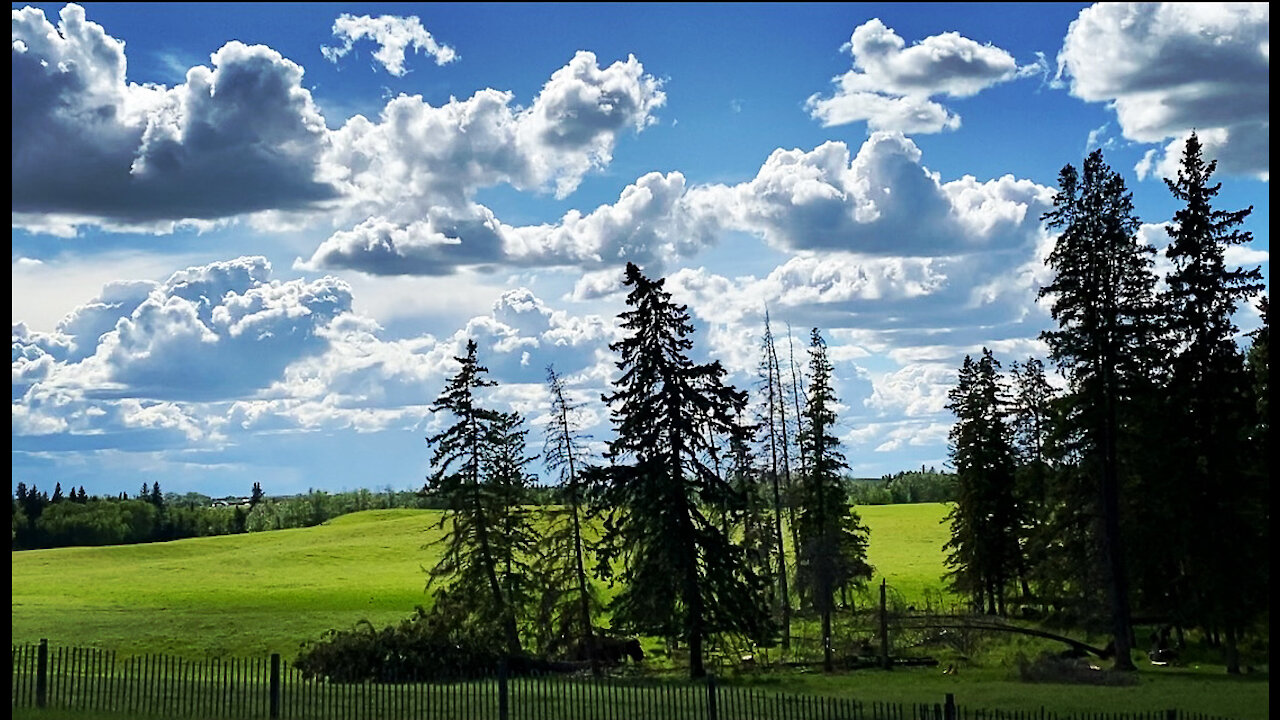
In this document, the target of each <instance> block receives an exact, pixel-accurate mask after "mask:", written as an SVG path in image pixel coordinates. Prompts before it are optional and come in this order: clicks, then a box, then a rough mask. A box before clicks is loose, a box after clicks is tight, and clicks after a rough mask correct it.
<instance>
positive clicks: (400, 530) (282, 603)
mask: <svg viewBox="0 0 1280 720" xmlns="http://www.w3.org/2000/svg"><path fill="white" fill-rule="evenodd" d="M858 510H859V512H860V513H861V515H862V517H863V520H864V521H865V522H866V523H867V525H868V526H869V527H870V528H871V545H870V560H871V562H872V564H873V565H874V566H875V567H876V581H877V583H878V581H879V579H880V577H885V578H887V580H888V583H889V584H890V585H891V586H892V587H893V588H894V589H895V590H896V591H898V592H900V593H901V594H902V596H903V597H904V599H906V600H907V601H909V602H914V601H918V600H920V599H921V598H922V597H923V595H924V593H925V592H926V591H929V590H932V591H937V590H939V589H940V588H941V580H940V577H941V574H942V571H943V565H942V559H943V555H942V544H943V543H944V542H945V540H946V538H947V528H946V526H945V525H944V524H943V523H942V520H943V517H944V516H945V514H946V506H944V505H940V504H920V505H886V506H863V507H859V508H858ZM438 517H439V516H438V515H437V513H436V512H434V511H425V510H376V511H368V512H362V513H356V514H353V515H347V516H343V517H340V518H336V519H334V520H332V521H331V522H329V523H326V524H325V525H322V526H319V527H314V528H305V529H297V530H281V531H275V532H264V533H252V534H247V535H234V536H224V537H212V538H195V539H189V540H180V541H176V542H169V543H156V544H150V545H130V546H119V547H105V548H60V549H54V550H31V551H24V552H14V553H12V579H13V606H12V620H13V622H12V632H13V640H14V642H15V643H33V642H36V641H38V640H39V639H40V638H47V639H48V640H49V641H50V642H51V643H53V644H55V645H76V646H93V647H99V648H106V649H114V650H116V651H118V652H120V653H125V654H128V653H147V652H149V653H166V654H173V655H181V656H185V657H189V658H202V657H205V656H208V655H215V656H232V657H252V656H263V655H266V654H269V653H272V652H279V653H281V654H282V655H284V656H285V657H286V658H292V657H293V656H294V655H295V653H296V651H297V649H298V646H299V644H300V643H301V642H302V641H304V640H311V639H317V638H319V637H320V635H321V633H323V632H324V631H325V630H328V629H330V628H350V627H351V626H352V625H353V624H354V623H355V622H356V621H357V620H360V619H368V620H369V621H371V622H372V623H374V624H375V625H378V626H381V625H383V624H387V623H391V622H395V621H398V620H400V619H403V618H404V617H406V616H407V615H408V614H409V613H410V612H411V611H412V609H413V607H414V606H415V605H418V604H423V605H429V604H430V599H429V596H428V595H426V594H425V592H424V586H425V577H426V576H425V573H424V571H423V568H424V567H429V566H431V565H432V564H433V563H434V561H435V554H434V552H433V551H430V550H424V549H422V546H423V545H424V544H426V543H428V542H430V541H432V540H435V539H436V538H437V537H438V536H439V533H438V531H436V530H434V523H435V520H436V519H437V518H438ZM1039 647H1041V646H1039V645H1035V644H1034V643H1029V644H1028V645H1027V649H1028V650H1029V651H1031V650H1035V649H1038V648H1039ZM726 681H727V682H740V683H746V684H752V685H763V686H765V687H774V686H776V687H777V689H780V690H784V689H785V690H787V691H796V692H813V693H821V694H824V695H836V696H842V697H856V698H858V699H860V700H863V701H877V700H878V701H893V702H917V701H926V700H927V701H930V702H935V701H940V699H941V698H942V696H943V695H944V694H945V693H946V692H954V693H955V694H956V697H957V700H958V701H959V702H961V703H962V704H963V705H966V706H969V707H986V708H992V709H995V708H1000V709H1036V708H1039V707H1040V705H1041V704H1042V703H1044V704H1047V705H1049V706H1050V707H1051V708H1057V709H1059V710H1060V711H1061V710H1064V709H1076V710H1081V711H1083V710H1092V709H1105V710H1112V711H1122V710H1130V711H1133V710H1142V711H1147V710H1154V709H1159V708H1166V707H1179V708H1182V709H1184V710H1188V711H1196V712H1204V713H1214V714H1218V715H1223V716H1228V717H1237V718H1245V719H1251V718H1264V717H1267V706H1268V685H1267V682H1266V677H1265V674H1264V675H1254V676H1246V677H1242V678H1229V677H1226V676H1225V674H1223V672H1222V668H1221V667H1220V666H1218V667H1213V666H1204V667H1197V668H1182V669H1178V670H1167V669H1154V668H1150V667H1149V666H1146V667H1144V669H1143V672H1142V673H1141V682H1140V683H1139V684H1138V685H1137V686H1133V687H1123V688H1115V687H1081V686H1068V685H1028V684H1025V683H1021V682H1019V681H1016V680H1014V679H1012V678H1011V676H1010V671H1009V670H1008V669H1006V668H1003V667H998V666H997V663H992V664H990V666H986V667H983V666H981V663H979V666H976V667H972V668H966V669H965V670H964V671H962V672H961V673H960V674H959V675H954V676H943V675H941V674H940V672H939V671H938V670H937V669H936V668H934V669H928V668H925V669H918V670H905V669H900V670H896V671H894V672H889V673H885V672H881V671H861V672H856V673H849V674H841V675H838V676H834V677H824V676H821V675H818V674H789V675H779V674H774V675H763V676H758V677H745V676H744V677H741V678H726Z"/></svg>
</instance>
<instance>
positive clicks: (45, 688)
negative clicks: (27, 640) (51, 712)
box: [36, 638, 49, 707]
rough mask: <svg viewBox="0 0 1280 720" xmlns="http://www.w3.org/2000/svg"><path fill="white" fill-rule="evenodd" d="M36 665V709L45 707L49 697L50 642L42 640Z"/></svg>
mask: <svg viewBox="0 0 1280 720" xmlns="http://www.w3.org/2000/svg"><path fill="white" fill-rule="evenodd" d="M37 660H38V664H37V665H36V707H44V705H45V702H46V701H47V700H48V696H49V641H48V640H46V639H44V638H40V656H39V657H38V658H37Z"/></svg>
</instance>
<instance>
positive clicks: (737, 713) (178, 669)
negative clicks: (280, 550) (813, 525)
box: [11, 641, 1225, 720]
mask: <svg viewBox="0 0 1280 720" xmlns="http://www.w3.org/2000/svg"><path fill="white" fill-rule="evenodd" d="M12 661H13V682H12V685H11V688H12V696H13V707H14V708H19V707H23V708H26V707H50V708H63V709H68V710H83V711H86V712H93V711H105V712H116V713H124V714H127V715H129V716H131V717H146V716H154V717H166V718H196V719H202V720H214V719H217V720H233V719H234V720H295V719H296V720H303V719H306V720H410V719H421V720H632V719H635V720H1104V719H1105V720H1225V719H1224V718H1218V717H1214V716H1209V715H1203V714H1197V713H1187V712H1182V711H1179V710H1175V709H1165V710H1158V711H1152V712H1146V713H1057V712H1054V711H1052V710H1050V709H1048V708H1040V709H1039V710H1037V711H987V710H978V709H971V708H965V707H962V706H958V705H956V703H955V699H954V697H953V696H952V695H950V694H948V695H947V696H946V697H945V698H942V699H941V701H940V702H921V703H875V702H871V703H867V702H861V701H859V700H856V699H852V698H836V697H820V696H815V695H805V694H796V693H785V692H775V691H769V690H761V689H758V688H752V687H744V686H739V685H725V684H722V683H720V682H718V681H717V679H716V677H715V676H714V675H712V676H709V677H708V678H707V680H706V682H704V683H670V682H666V683H664V682H660V681H653V680H638V679H634V678H630V679H627V678H610V677H600V678H596V677H591V676H581V675H534V676H516V677H507V676H506V675H505V674H499V675H497V676H495V677H486V678H471V679H459V680H456V681H452V682H442V681H439V680H438V679H434V680H432V681H430V682H426V681H422V682H418V681H408V682H397V683H369V682H365V683H332V682H326V681H324V680H318V679H304V678H303V676H302V673H301V672H299V671H298V670H297V668H294V667H292V666H291V665H289V663H287V662H284V661H283V660H282V659H281V658H280V656H279V655H272V656H271V657H270V658H248V659H217V658H210V659H207V660H202V661H192V660H187V659H184V658H179V657H172V656H166V655H142V656H135V657H127V658H121V657H118V656H117V655H116V653H115V652H113V651H107V650H99V649H94V648H77V647H53V648H51V647H49V645H48V643H47V642H46V641H41V643H40V644H39V645H13V646H12Z"/></svg>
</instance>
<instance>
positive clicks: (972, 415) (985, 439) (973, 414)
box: [945, 348, 1023, 615]
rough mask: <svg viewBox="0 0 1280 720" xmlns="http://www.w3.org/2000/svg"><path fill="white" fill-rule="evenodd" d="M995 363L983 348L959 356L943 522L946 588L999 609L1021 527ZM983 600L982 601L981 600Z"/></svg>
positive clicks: (1017, 557)
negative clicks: (951, 489) (976, 356)
mask: <svg viewBox="0 0 1280 720" xmlns="http://www.w3.org/2000/svg"><path fill="white" fill-rule="evenodd" d="M999 370H1000V364H999V362H997V361H996V359H995V357H994V356H993V355H992V354H991V351H990V350H988V349H986V348H983V349H982V358H981V359H980V360H978V361H977V362H974V361H973V358H971V357H970V356H968V355H966V356H965V358H964V364H963V365H962V366H961V368H960V375H959V381H958V382H957V384H956V387H955V388H953V389H952V390H951V392H950V393H948V397H949V400H950V402H949V403H948V404H947V408H948V409H949V410H951V412H952V413H954V414H955V416H956V424H955V425H954V426H952V429H951V462H952V464H953V465H954V466H955V470H956V503H955V504H954V505H953V506H952V507H951V511H950V512H949V513H948V514H947V518H948V519H949V520H950V521H951V527H952V531H951V539H950V540H949V541H948V542H947V544H946V545H945V548H946V549H948V550H950V553H949V554H948V556H947V560H946V564H947V566H948V567H949V568H950V570H949V571H948V576H949V577H950V578H951V586H952V589H953V590H955V591H956V592H958V593H960V594H965V595H968V596H969V598H970V600H971V602H972V604H973V606H974V609H975V610H977V611H979V612H981V611H982V610H983V609H984V608H983V606H984V604H985V606H986V607H985V609H986V612H988V613H989V614H992V615H995V614H1000V615H1004V614H1006V610H1005V592H1006V590H1007V588H1008V586H1009V585H1010V583H1011V582H1012V581H1013V580H1014V579H1015V578H1016V577H1017V576H1018V574H1019V571H1020V570H1021V568H1022V565H1023V563H1022V559H1021V546H1020V544H1019V535H1020V532H1021V529H1022V523H1021V517H1020V509H1019V502H1018V498H1017V493H1016V488H1015V461H1014V452H1013V447H1012V445H1011V443H1010V436H1011V433H1010V430H1009V427H1008V424H1007V422H1006V420H1005V417H1006V415H1007V407H1006V406H1007V403H1008V398H1007V397H1006V390H1005V388H1004V387H1003V381H1002V379H1001V377H1000V374H999ZM984 601H985V603H984Z"/></svg>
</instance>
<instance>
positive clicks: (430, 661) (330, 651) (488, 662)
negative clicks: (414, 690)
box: [294, 598, 506, 683]
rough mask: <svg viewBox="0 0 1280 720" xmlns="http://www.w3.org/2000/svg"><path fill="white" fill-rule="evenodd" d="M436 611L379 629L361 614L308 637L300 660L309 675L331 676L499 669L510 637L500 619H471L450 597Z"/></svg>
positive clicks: (381, 678) (421, 675) (383, 678)
mask: <svg viewBox="0 0 1280 720" xmlns="http://www.w3.org/2000/svg"><path fill="white" fill-rule="evenodd" d="M444 600H445V601H444V602H441V598H437V604H436V606H435V607H434V608H433V609H432V610H431V611H429V612H428V611H426V610H423V609H422V607H421V606H419V607H418V609H417V611H416V612H415V613H414V615H413V616H411V617H409V618H408V619H406V620H403V621H401V622H400V624H399V625H395V626H388V627H385V628H383V629H382V630H376V629H375V628H374V627H373V624H372V623H370V622H369V621H368V620H361V621H360V622H358V623H356V625H355V627H353V628H352V629H351V630H329V631H328V632H326V633H325V635H324V638H323V639H321V640H320V641H319V642H315V643H305V644H304V645H303V649H302V651H301V652H300V653H299V655H298V658H297V659H296V660H295V661H294V667H296V668H297V669H298V670H299V671H300V672H301V673H302V676H303V677H304V678H306V679H311V678H327V679H328V680H329V681H330V682H339V683H345V682H364V681H373V682H399V681H403V680H406V679H415V680H458V679H463V678H470V677H483V676H488V675H492V674H494V673H495V672H496V671H497V669H498V667H499V666H500V665H501V663H502V661H503V657H504V650H505V648H506V642H505V640H504V639H503V636H502V632H501V630H500V629H499V628H498V627H497V625H496V624H480V623H476V622H474V621H468V619H467V618H466V616H465V613H466V611H465V610H463V609H462V608H461V607H460V606H459V605H458V604H457V603H453V602H449V601H448V599H447V598H444Z"/></svg>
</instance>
